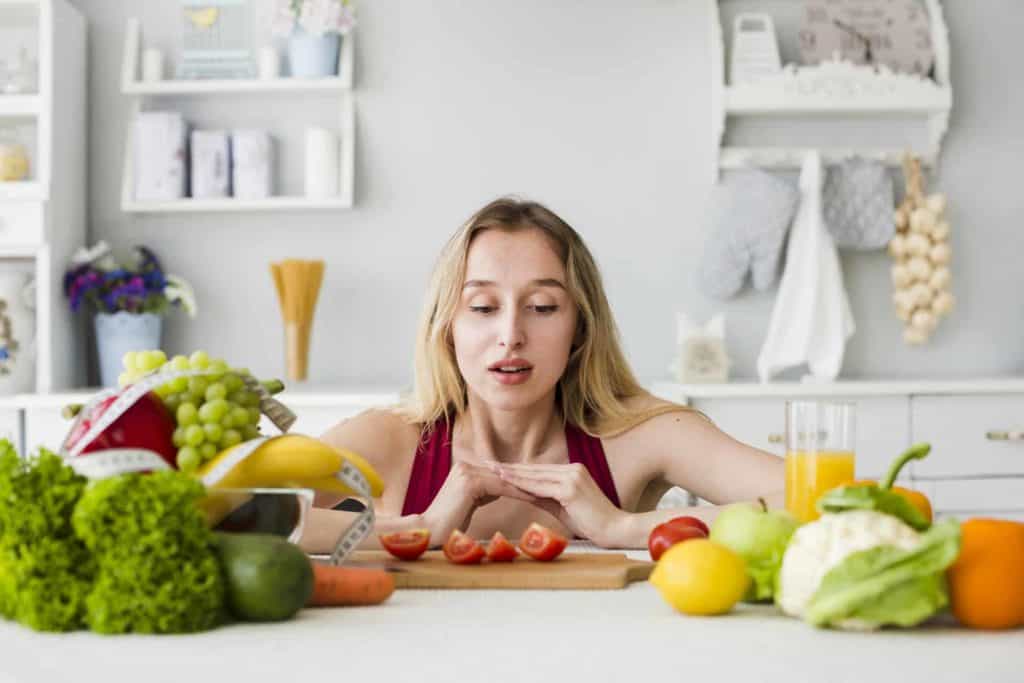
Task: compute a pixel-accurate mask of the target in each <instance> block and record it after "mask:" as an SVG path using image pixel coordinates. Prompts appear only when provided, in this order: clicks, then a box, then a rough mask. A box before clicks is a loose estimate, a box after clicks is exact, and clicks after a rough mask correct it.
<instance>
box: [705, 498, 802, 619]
mask: <svg viewBox="0 0 1024 683" xmlns="http://www.w3.org/2000/svg"><path fill="white" fill-rule="evenodd" d="M758 503H759V504H753V503H735V504H733V505H728V506H726V507H725V508H724V509H723V510H722V511H721V512H719V513H718V516H717V517H716V518H715V521H714V522H712V523H711V534H710V536H709V538H710V539H711V540H712V541H714V542H716V543H720V544H721V545H724V546H725V547H727V548H729V549H730V550H732V551H733V552H735V553H736V554H737V555H739V556H740V557H742V558H743V559H744V560H745V561H746V563H747V572H748V573H749V574H750V578H751V579H752V581H751V584H750V590H749V591H748V592H747V595H746V596H745V597H744V599H745V600H748V601H755V602H759V601H762V600H770V599H771V598H772V595H773V593H774V585H775V575H776V574H777V573H778V571H779V567H780V566H781V565H782V555H783V554H784V553H785V552H786V545H787V544H788V543H789V539H790V537H791V536H792V535H793V532H794V531H796V528H797V526H798V525H799V523H798V522H797V520H796V518H795V517H793V515H791V514H789V513H788V512H786V511H785V510H768V506H767V505H765V502H764V500H763V499H762V500H759V501H758Z"/></svg>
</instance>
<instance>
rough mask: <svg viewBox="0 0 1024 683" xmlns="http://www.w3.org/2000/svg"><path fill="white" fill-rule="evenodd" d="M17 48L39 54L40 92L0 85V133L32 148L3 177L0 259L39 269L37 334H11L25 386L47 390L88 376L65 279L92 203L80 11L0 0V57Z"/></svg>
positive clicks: (39, 1)
mask: <svg viewBox="0 0 1024 683" xmlns="http://www.w3.org/2000/svg"><path fill="white" fill-rule="evenodd" d="M20 49H25V50H26V51H27V54H28V55H30V56H31V57H34V58H35V59H36V60H37V61H38V68H37V74H36V75H37V81H38V92H29V93H24V94H18V95H4V94H0V133H2V132H3V129H5V128H10V129H11V130H14V131H26V132H25V134H24V135H18V136H17V137H18V138H19V141H20V142H22V143H23V144H24V145H25V146H26V148H27V149H28V150H29V157H30V158H29V176H28V178H26V179H24V180H21V181H17V182H0V261H2V268H3V269H4V270H7V271H11V270H13V271H18V272H26V273H31V274H32V275H33V276H34V278H35V282H36V288H35V309H36V319H35V330H34V334H33V335H28V334H27V333H26V331H25V330H14V334H15V335H16V337H17V338H18V339H19V340H21V339H23V340H25V342H26V343H24V344H23V345H22V346H23V347H24V348H27V347H28V346H29V343H28V342H29V341H30V340H31V343H32V344H34V347H35V381H34V382H33V386H32V389H31V391H37V392H48V391H52V390H55V389H66V388H68V387H74V386H78V385H80V384H81V383H82V382H83V381H84V379H85V354H84V347H83V345H82V344H80V343H79V341H78V340H77V339H76V337H77V336H78V335H77V332H76V328H77V325H76V323H75V316H74V315H73V314H72V313H71V311H70V310H69V308H68V303H67V299H66V298H65V296H64V292H63V291H62V289H61V282H62V278H63V274H64V270H65V268H66V267H67V265H68V263H69V262H70V260H71V256H72V255H73V254H74V252H75V250H77V249H78V248H79V247H81V246H82V245H83V244H84V242H85V219H86V215H87V213H88V212H87V210H86V176H85V170H86V165H85V153H86V150H85V147H86V138H87V135H86V133H87V131H86V112H87V111H88V107H87V106H86V87H87V85H88V78H87V74H86V23H85V18H84V17H83V16H82V13H81V12H79V11H78V9H76V8H75V6H74V5H73V4H71V3H70V2H68V0H13V1H12V0H6V1H4V0H0V62H2V61H6V60H9V59H10V58H12V57H14V56H15V54H16V53H17V51H18V50H20ZM32 337H34V339H32ZM25 357H26V358H27V356H25ZM15 360H16V361H17V362H24V361H22V360H20V359H18V357H17V356H15ZM22 390H24V389H22Z"/></svg>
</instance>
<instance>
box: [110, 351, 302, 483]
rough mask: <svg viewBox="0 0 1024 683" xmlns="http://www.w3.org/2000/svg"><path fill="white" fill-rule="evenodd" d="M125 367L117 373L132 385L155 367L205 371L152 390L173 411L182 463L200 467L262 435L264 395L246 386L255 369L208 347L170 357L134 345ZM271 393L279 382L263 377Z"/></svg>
mask: <svg viewBox="0 0 1024 683" xmlns="http://www.w3.org/2000/svg"><path fill="white" fill-rule="evenodd" d="M122 362H123V363H124V372H122V373H121V375H120V376H119V377H118V383H119V384H120V385H121V386H127V385H129V384H132V383H134V382H137V381H138V380H140V379H142V378H143V377H145V376H147V375H150V374H151V373H153V372H167V371H172V370H179V371H183V370H199V371H202V372H203V374H202V375H196V376H192V377H176V378H174V379H172V380H170V381H169V382H166V383H165V384H161V385H159V386H157V387H156V388H155V389H154V390H153V391H154V392H155V393H156V395H157V396H159V397H160V399H161V400H162V401H163V403H164V405H165V406H167V409H168V410H169V411H170V412H171V414H172V415H173V416H174V420H175V424H176V425H177V427H176V428H175V430H174V436H173V441H174V446H175V447H176V448H177V449H178V454H177V463H178V468H179V469H181V470H182V471H183V472H186V473H192V472H195V471H196V469H197V468H199V467H200V466H201V465H202V464H203V463H205V462H206V461H208V460H212V459H213V458H214V457H215V456H216V455H217V454H218V453H220V452H221V451H223V450H224V449H226V448H231V447H232V446H235V445H236V444H239V443H241V442H243V441H248V440H249V439H255V438H257V437H259V436H260V428H259V422H260V396H259V394H258V393H256V392H255V391H253V390H252V389H250V388H249V387H247V386H246V380H245V379H244V378H247V377H249V376H251V373H250V372H249V370H248V369H246V368H232V367H230V366H229V365H228V364H227V363H226V362H225V361H224V360H222V359H219V358H216V359H212V358H210V356H209V354H207V353H206V352H205V351H196V352H195V353H193V354H192V355H191V356H182V355H178V356H174V357H173V358H170V359H168V358H167V355H166V354H165V353H164V352H163V351H159V350H157V351H129V352H128V353H126V354H125V355H124V358H123V359H122ZM262 384H263V386H264V387H265V388H267V389H268V390H269V391H270V392H271V393H276V392H277V391H280V390H281V388H282V386H281V383H280V382H276V381H270V382H263V383H262Z"/></svg>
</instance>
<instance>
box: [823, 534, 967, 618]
mask: <svg viewBox="0 0 1024 683" xmlns="http://www.w3.org/2000/svg"><path fill="white" fill-rule="evenodd" d="M959 552H960V523H959V522H957V521H956V520H953V519H950V520H946V521H944V522H940V523H938V524H935V525H934V526H932V528H931V529H930V530H929V531H927V532H926V533H924V534H922V535H921V542H920V543H919V544H918V546H917V547H916V548H914V549H913V550H901V549H900V548H897V547H895V546H891V545H881V546H877V547H875V548H870V549H868V550H864V551H861V552H858V553H853V554H852V555H850V556H849V557H847V558H846V559H845V560H843V561H842V562H841V563H839V564H838V565H836V566H835V567H833V568H832V569H831V570H830V571H829V572H828V574H826V575H825V578H823V579H822V581H821V585H819V586H818V590H817V591H816V592H815V594H814V596H813V597H812V598H811V601H810V603H809V604H808V606H807V611H806V613H805V618H806V619H807V621H808V622H810V623H812V624H814V625H815V626H827V625H836V624H837V623H838V622H840V621H842V620H844V619H850V618H857V619H861V620H864V621H866V622H867V625H869V626H882V625H885V624H894V625H898V626H912V625H914V624H917V623H919V622H921V621H923V620H924V619H927V618H928V617H929V616H931V615H932V614H934V613H935V612H936V611H937V610H939V609H941V608H942V607H943V606H944V605H945V604H946V603H947V602H948V597H947V592H946V587H945V584H944V582H943V581H942V572H943V571H944V570H945V569H946V567H948V566H949V565H951V564H952V563H953V562H954V561H955V560H956V557H957V555H958V554H959Z"/></svg>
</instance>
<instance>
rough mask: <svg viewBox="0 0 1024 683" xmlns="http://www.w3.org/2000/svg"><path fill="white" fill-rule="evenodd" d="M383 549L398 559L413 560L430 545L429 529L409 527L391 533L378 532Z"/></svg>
mask: <svg viewBox="0 0 1024 683" xmlns="http://www.w3.org/2000/svg"><path fill="white" fill-rule="evenodd" d="M377 538H379V539H380V544H381V545H382V546H384V550H387V551H388V552H389V553H391V554H392V555H394V556H395V557H397V558H398V559H400V560H415V559H416V558H417V557H419V556H420V555H422V554H423V553H425V552H426V550H427V548H428V547H430V530H429V529H410V530H409V531H396V532H394V533H391V534H378V536H377Z"/></svg>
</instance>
